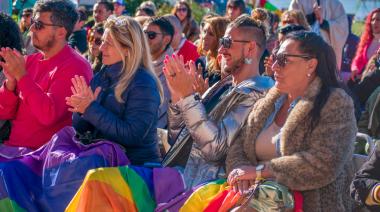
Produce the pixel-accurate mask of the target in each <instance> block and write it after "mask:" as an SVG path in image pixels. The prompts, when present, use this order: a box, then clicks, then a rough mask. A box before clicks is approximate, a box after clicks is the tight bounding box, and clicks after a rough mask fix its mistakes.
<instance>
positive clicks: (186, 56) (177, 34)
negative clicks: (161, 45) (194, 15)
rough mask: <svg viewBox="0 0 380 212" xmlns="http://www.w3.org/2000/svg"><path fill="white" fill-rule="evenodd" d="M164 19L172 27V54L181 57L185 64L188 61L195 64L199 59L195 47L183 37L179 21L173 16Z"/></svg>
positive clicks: (166, 16)
mask: <svg viewBox="0 0 380 212" xmlns="http://www.w3.org/2000/svg"><path fill="white" fill-rule="evenodd" d="M164 17H165V18H166V19H167V20H168V21H169V22H170V23H171V24H172V25H173V27H174V35H173V39H172V43H171V46H172V48H173V49H174V53H175V54H177V55H178V56H180V55H182V56H183V60H184V61H185V63H186V62H188V61H190V60H192V61H194V62H195V61H196V60H197V59H198V58H199V53H198V51H197V46H196V45H194V44H193V43H192V42H191V41H189V40H187V39H186V38H185V37H184V35H183V33H182V25H181V22H180V21H179V19H178V18H177V17H176V16H175V15H165V16H164Z"/></svg>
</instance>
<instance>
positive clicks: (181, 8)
mask: <svg viewBox="0 0 380 212" xmlns="http://www.w3.org/2000/svg"><path fill="white" fill-rule="evenodd" d="M177 12H184V13H185V12H187V8H186V7H178V8H177Z"/></svg>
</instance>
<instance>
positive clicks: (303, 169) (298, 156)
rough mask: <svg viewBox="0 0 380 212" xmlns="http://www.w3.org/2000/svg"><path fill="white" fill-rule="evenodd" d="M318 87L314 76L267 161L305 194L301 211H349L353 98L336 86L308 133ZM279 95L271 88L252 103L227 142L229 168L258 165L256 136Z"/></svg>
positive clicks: (284, 181)
mask: <svg viewBox="0 0 380 212" xmlns="http://www.w3.org/2000/svg"><path fill="white" fill-rule="evenodd" d="M320 87H321V81H320V79H319V78H316V79H315V80H314V81H313V82H312V83H311V84H310V86H309V88H308V90H307V92H306V95H305V97H303V98H302V99H301V100H300V101H299V102H298V103H297V104H296V106H295V107H294V108H293V110H292V111H291V112H290V114H289V115H288V118H287V120H286V122H285V124H284V126H283V127H282V134H281V139H280V140H281V141H280V144H281V147H280V150H281V156H280V157H278V158H275V159H272V160H271V161H270V167H269V168H270V170H271V172H272V173H273V175H274V178H275V180H276V181H277V182H279V183H280V184H283V185H285V186H287V187H288V188H290V189H292V190H296V191H301V192H302V194H303V197H304V211H307V212H309V211H323V212H325V211H334V212H335V211H351V210H352V209H351V208H352V202H351V199H350V197H349V185H350V182H351V179H352V176H353V167H352V153H353V142H354V140H355V136H356V132H357V127H356V121H355V116H354V106H353V102H352V100H351V98H350V97H349V96H348V95H347V94H346V92H345V91H343V90H342V89H334V90H333V91H332V93H331V94H330V97H329V98H328V100H327V102H326V104H325V105H324V107H323V109H322V110H321V114H320V115H321V117H320V121H319V123H318V125H317V126H316V127H315V128H314V130H313V131H312V133H311V134H308V133H307V131H308V129H309V128H310V124H309V122H308V121H306V120H308V119H309V118H310V117H309V112H310V111H311V109H312V108H313V103H314V101H315V98H316V96H317V94H318V93H319V90H320ZM280 96H281V94H280V92H279V91H278V90H277V89H276V88H272V89H271V90H270V91H269V92H268V94H267V95H266V97H264V98H263V99H261V100H259V101H258V102H257V103H256V104H255V106H254V108H253V109H252V111H251V113H250V115H249V117H248V119H247V123H246V126H245V127H244V128H243V129H242V133H240V136H238V137H237V139H236V140H235V142H234V144H233V145H232V146H231V148H230V150H229V152H228V156H227V162H226V163H227V164H226V165H227V171H228V172H230V171H232V170H233V169H234V168H237V167H239V166H242V165H253V166H255V165H257V162H258V161H257V159H256V156H255V145H254V141H255V140H256V138H257V136H258V135H259V133H260V132H261V130H262V129H263V127H264V124H265V121H266V120H267V119H268V117H269V116H270V114H271V113H273V111H274V103H275V102H276V100H277V99H278V98H279V97H280Z"/></svg>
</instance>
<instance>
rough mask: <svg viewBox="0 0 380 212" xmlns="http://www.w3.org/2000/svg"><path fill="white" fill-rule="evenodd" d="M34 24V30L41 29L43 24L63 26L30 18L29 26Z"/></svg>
mask: <svg viewBox="0 0 380 212" xmlns="http://www.w3.org/2000/svg"><path fill="white" fill-rule="evenodd" d="M32 26H34V27H35V28H36V30H41V29H43V28H44V27H45V26H57V27H63V26H61V25H57V24H47V23H44V22H42V21H37V20H35V19H34V18H32V20H31V25H30V27H32Z"/></svg>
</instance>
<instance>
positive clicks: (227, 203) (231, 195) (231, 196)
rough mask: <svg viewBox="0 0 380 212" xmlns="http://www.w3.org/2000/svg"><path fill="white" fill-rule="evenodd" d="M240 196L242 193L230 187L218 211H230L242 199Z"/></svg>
mask: <svg viewBox="0 0 380 212" xmlns="http://www.w3.org/2000/svg"><path fill="white" fill-rule="evenodd" d="M240 196H241V195H240V193H239V192H234V191H233V190H232V189H230V190H229V192H228V194H227V196H226V198H225V199H224V201H223V203H222V206H221V207H220V208H219V210H218V212H228V211H230V210H231V209H232V208H233V207H234V206H235V205H236V203H237V202H238V200H239V199H240Z"/></svg>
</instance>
